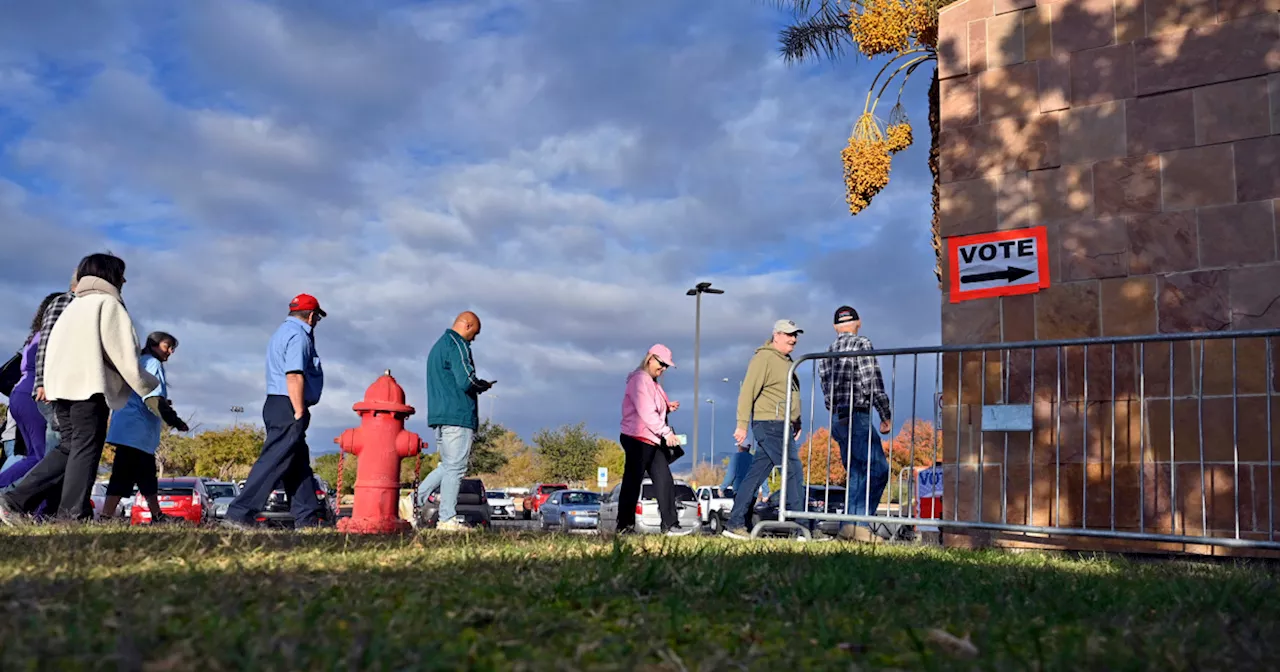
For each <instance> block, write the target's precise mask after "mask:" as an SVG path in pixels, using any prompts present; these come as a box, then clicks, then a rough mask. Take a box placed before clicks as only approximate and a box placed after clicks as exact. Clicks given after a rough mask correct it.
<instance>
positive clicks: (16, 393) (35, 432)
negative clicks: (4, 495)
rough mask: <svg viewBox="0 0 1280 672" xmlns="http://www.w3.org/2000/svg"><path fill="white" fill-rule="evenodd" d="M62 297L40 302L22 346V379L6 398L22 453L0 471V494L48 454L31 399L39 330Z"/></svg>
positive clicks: (42, 422) (40, 416)
mask: <svg viewBox="0 0 1280 672" xmlns="http://www.w3.org/2000/svg"><path fill="white" fill-rule="evenodd" d="M62 295H63V294H62V292H54V293H53V294H50V295H48V296H46V297H44V300H43V301H41V302H40V307H39V308H38V309H36V314H35V317H33V318H32V319H31V333H30V334H29V335H28V336H27V342H26V343H24V344H23V346H22V365H21V369H22V377H21V378H19V379H18V384H17V385H14V386H13V393H12V394H11V395H10V396H9V423H10V424H12V425H13V426H14V429H16V430H17V432H18V434H19V439H20V440H21V441H22V445H23V447H24V449H25V453H24V454H23V455H22V456H21V457H17V458H16V459H13V460H11V461H7V462H5V465H4V469H0V491H4V490H7V489H10V488H12V487H13V485H14V484H15V483H17V482H18V481H19V480H21V479H22V477H23V476H26V475H27V473H28V472H30V471H31V470H32V469H33V468H35V466H36V465H37V464H39V463H40V460H42V459H44V456H45V452H46V451H47V445H46V440H45V439H46V437H47V430H48V423H47V422H46V421H45V419H44V415H43V414H41V413H40V408H39V404H40V403H41V402H38V401H36V399H35V395H34V392H35V382H36V375H35V374H36V356H37V353H38V352H39V350H40V344H41V340H40V330H41V326H42V325H43V324H44V315H45V312H46V311H48V309H49V305H50V304H51V303H53V301H54V300H55V299H57V298H58V297H60V296H62Z"/></svg>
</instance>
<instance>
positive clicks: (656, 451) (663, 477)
mask: <svg viewBox="0 0 1280 672" xmlns="http://www.w3.org/2000/svg"><path fill="white" fill-rule="evenodd" d="M618 440H619V442H620V443H621V444H622V450H623V452H625V453H626V454H627V461H626V465H625V466H624V467H623V469H622V490H621V492H619V493H618V529H619V530H621V529H623V528H627V527H633V526H634V525H635V524H636V503H638V502H639V501H640V486H641V484H642V483H643V482H644V475H645V473H646V472H648V474H649V478H650V479H651V480H652V481H653V491H654V497H655V498H656V499H657V500H658V514H659V515H660V516H661V517H662V529H664V530H666V529H670V528H672V527H675V526H676V525H677V524H678V523H679V522H680V517H679V516H678V515H677V514H676V484H675V480H674V479H672V478H671V465H670V464H669V463H667V451H665V450H663V449H662V448H661V447H660V446H655V445H653V444H651V443H645V442H644V441H640V440H638V439H635V438H632V437H630V436H627V435H626V434H623V435H621V436H620V437H619V439H618Z"/></svg>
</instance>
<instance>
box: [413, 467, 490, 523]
mask: <svg viewBox="0 0 1280 672" xmlns="http://www.w3.org/2000/svg"><path fill="white" fill-rule="evenodd" d="M484 493H485V490H484V483H483V482H482V481H481V480H480V479H478V478H464V479H462V483H461V484H460V485H459V486H458V507H457V512H458V517H459V518H461V519H462V520H463V522H465V523H466V524H468V525H471V526H473V527H480V528H481V529H485V530H487V529H489V527H490V526H491V525H492V515H491V514H490V511H489V501H488V500H487V499H486V498H485V494H484ZM416 519H417V521H418V525H417V526H418V527H419V528H424V527H429V528H434V527H435V526H436V523H438V522H440V493H439V492H438V491H437V492H434V493H432V494H431V495H429V496H428V497H427V501H426V502H425V503H423V504H422V506H420V507H418V513H417V515H416Z"/></svg>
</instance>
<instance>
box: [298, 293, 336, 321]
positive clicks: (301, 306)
mask: <svg viewBox="0 0 1280 672" xmlns="http://www.w3.org/2000/svg"><path fill="white" fill-rule="evenodd" d="M289 310H290V311H294V310H314V311H316V314H318V315H319V316H320V317H328V316H329V314H328V313H326V312H324V309H323V308H321V307H320V302H319V301H318V300H316V297H314V296H311V295H310V294H299V295H297V296H295V297H293V300H292V301H290V302H289Z"/></svg>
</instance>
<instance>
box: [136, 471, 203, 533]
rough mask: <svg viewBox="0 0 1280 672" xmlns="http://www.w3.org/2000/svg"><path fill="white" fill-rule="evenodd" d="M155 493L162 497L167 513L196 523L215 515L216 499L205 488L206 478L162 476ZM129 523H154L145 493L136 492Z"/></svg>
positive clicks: (161, 506)
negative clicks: (214, 503)
mask: <svg viewBox="0 0 1280 672" xmlns="http://www.w3.org/2000/svg"><path fill="white" fill-rule="evenodd" d="M156 494H157V495H158V496H159V497H158V498H159V500H160V511H161V512H162V513H164V514H165V515H166V516H169V517H171V518H179V519H182V520H185V521H186V522H189V523H191V524H193V525H203V524H204V523H206V522H208V521H209V520H210V519H211V518H213V499H211V498H210V497H209V493H208V492H206V491H205V489H204V481H203V480H201V479H199V478H195V477H194V476H189V477H182V478H162V479H160V487H159V488H158V489H157V490H156ZM130 522H131V523H132V524H134V525H149V524H151V506H150V505H149V504H147V500H146V498H144V497H143V496H142V493H138V494H136V495H134V500H133V514H132V515H131V516H130Z"/></svg>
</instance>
